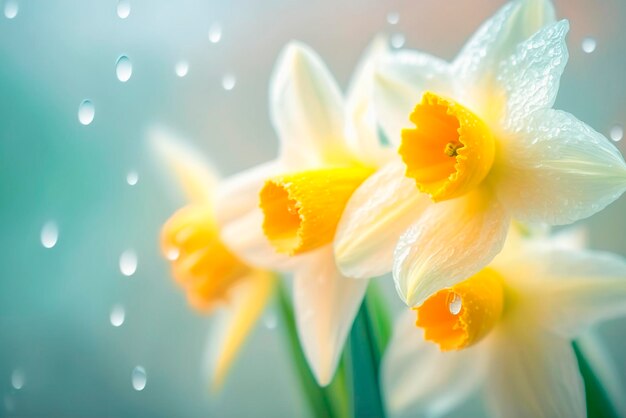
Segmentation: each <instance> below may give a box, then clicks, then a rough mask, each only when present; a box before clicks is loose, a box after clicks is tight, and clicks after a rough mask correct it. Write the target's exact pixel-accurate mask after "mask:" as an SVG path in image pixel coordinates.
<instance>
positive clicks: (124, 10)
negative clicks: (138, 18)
mask: <svg viewBox="0 0 626 418" xmlns="http://www.w3.org/2000/svg"><path fill="white" fill-rule="evenodd" d="M128 15H130V2H129V1H128V0H119V1H118V2H117V16H118V17H119V18H120V19H126V18H127V17H128Z"/></svg>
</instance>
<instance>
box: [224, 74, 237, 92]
mask: <svg viewBox="0 0 626 418" xmlns="http://www.w3.org/2000/svg"><path fill="white" fill-rule="evenodd" d="M236 84H237V79H236V78H235V76H234V75H233V74H225V75H224V77H222V87H224V90H232V89H234V88H235V85H236Z"/></svg>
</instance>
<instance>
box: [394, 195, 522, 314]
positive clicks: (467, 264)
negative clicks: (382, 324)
mask: <svg viewBox="0 0 626 418" xmlns="http://www.w3.org/2000/svg"><path fill="white" fill-rule="evenodd" d="M509 224H510V220H509V218H508V215H507V214H506V213H505V211H504V209H503V207H502V205H500V203H499V202H498V201H497V200H496V199H494V198H493V196H492V194H491V192H489V191H488V190H486V189H482V188H481V189H477V190H475V191H473V192H471V193H468V194H467V195H465V196H463V197H460V198H457V199H452V200H448V201H445V202H440V203H436V204H433V205H431V206H429V207H428V208H427V209H426V210H425V211H424V213H423V214H422V216H421V218H420V219H419V220H418V221H417V222H416V223H415V224H414V225H413V226H411V227H410V228H409V230H408V231H406V233H405V234H404V235H403V236H402V237H401V238H400V241H399V243H398V246H397V248H396V250H395V255H394V265H393V276H394V280H395V282H396V289H397V290H398V293H399V295H400V297H401V298H402V300H404V302H405V303H406V304H408V305H409V306H416V305H420V304H421V303H422V302H423V301H424V300H425V299H426V298H428V297H429V296H430V295H431V294H433V293H435V292H436V291H438V290H441V289H442V288H445V287H450V286H452V285H454V284H456V283H458V282H460V281H462V280H465V279H467V278H468V277H470V276H472V275H474V274H475V273H477V272H478V271H480V270H481V269H482V268H483V267H485V266H486V265H487V264H488V263H489V262H490V261H491V259H493V257H495V255H496V254H498V252H499V251H500V250H501V249H502V246H503V244H504V240H505V238H506V234H507V230H508V227H509Z"/></svg>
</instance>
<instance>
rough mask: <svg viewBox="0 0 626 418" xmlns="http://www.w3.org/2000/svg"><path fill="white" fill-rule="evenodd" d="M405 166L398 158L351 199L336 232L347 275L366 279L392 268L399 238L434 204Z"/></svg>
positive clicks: (341, 265)
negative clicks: (409, 174)
mask: <svg viewBox="0 0 626 418" xmlns="http://www.w3.org/2000/svg"><path fill="white" fill-rule="evenodd" d="M405 170H406V167H405V165H404V164H403V163H402V161H400V160H399V159H396V160H395V161H393V162H391V163H389V164H388V165H386V166H385V167H383V168H381V169H380V170H379V171H377V172H376V173H374V174H373V175H372V176H370V177H369V178H368V179H367V180H365V182H363V184H361V186H359V188H358V189H357V190H356V191H355V192H354V193H353V194H352V197H351V198H350V200H349V201H348V204H347V205H346V208H345V209H344V212H343V215H342V217H341V221H340V222H339V226H338V227H337V233H336V235H335V258H336V260H337V265H338V266H339V269H340V270H341V272H342V273H343V274H345V275H346V276H348V277H355V278H364V279H365V278H371V277H375V276H380V275H382V274H385V273H388V272H390V271H391V267H392V263H393V252H394V249H395V247H396V244H397V242H398V239H399V238H400V236H401V235H402V233H404V231H405V230H406V229H407V228H408V227H409V226H410V225H411V224H412V223H413V222H415V220H416V219H418V218H419V216H420V215H421V213H422V212H423V211H424V209H425V208H426V207H427V206H429V205H431V204H432V202H431V201H430V199H429V198H428V195H426V194H423V193H420V192H419V191H418V190H417V186H416V185H415V181H414V180H413V179H409V178H408V177H406V176H405V175H404V172H405Z"/></svg>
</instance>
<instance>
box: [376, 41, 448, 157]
mask: <svg viewBox="0 0 626 418" xmlns="http://www.w3.org/2000/svg"><path fill="white" fill-rule="evenodd" d="M448 67H449V65H448V63H446V62H445V61H443V60H440V59H439V58H435V57H433V56H430V55H428V54H424V53H421V52H417V51H408V50H407V51H400V52H397V53H395V54H393V55H392V56H389V57H388V58H387V59H386V60H384V61H383V62H382V63H381V64H380V66H379V69H378V73H377V75H376V79H375V82H374V106H375V113H376V118H377V119H378V123H379V124H380V126H381V128H382V129H383V132H384V134H385V136H386V138H387V140H388V141H389V142H390V143H391V144H394V145H397V144H399V143H400V132H401V131H402V129H403V128H409V127H411V126H412V124H411V122H410V121H409V115H410V114H411V112H412V111H413V109H414V108H415V105H416V104H418V103H419V102H420V101H421V100H422V95H423V94H424V92H425V91H427V90H433V91H437V92H440V93H442V94H450V93H451V92H452V84H451V81H450V80H451V79H450V77H449V71H448Z"/></svg>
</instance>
